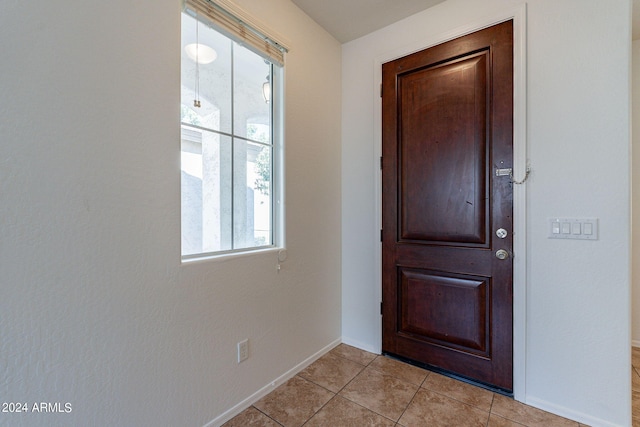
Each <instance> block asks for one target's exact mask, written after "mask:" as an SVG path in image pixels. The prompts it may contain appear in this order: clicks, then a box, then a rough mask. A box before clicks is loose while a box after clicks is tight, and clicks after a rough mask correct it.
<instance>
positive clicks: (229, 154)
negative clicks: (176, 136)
mask: <svg viewBox="0 0 640 427" xmlns="http://www.w3.org/2000/svg"><path fill="white" fill-rule="evenodd" d="M191 2H192V3H195V6H198V7H202V5H205V6H206V7H212V6H213V5H214V4H213V3H209V2H208V1H207V0H195V1H194V0H191ZM189 5H190V3H189V1H187V9H186V10H185V11H184V12H183V14H182V61H181V64H182V65H181V67H182V69H181V208H182V214H181V215H182V256H183V259H189V258H196V257H201V256H205V255H213V254H221V253H229V252H238V251H247V250H252V249H258V248H268V247H273V246H277V245H278V244H280V243H281V242H280V241H279V238H278V235H279V233H280V232H281V230H279V229H278V226H277V225H278V219H279V216H280V215H279V210H278V209H277V207H278V206H280V205H281V203H280V200H279V197H280V188H278V185H276V184H277V183H278V178H279V174H280V170H281V161H280V159H281V157H282V153H281V147H282V144H281V142H280V139H281V138H280V134H281V132H280V129H279V127H278V126H277V122H278V121H277V120H274V116H275V117H279V112H280V98H281V97H280V96H279V94H278V91H277V90H275V89H276V88H277V87H278V86H279V85H278V83H279V81H280V79H281V74H282V73H281V67H280V66H279V65H278V64H277V63H276V62H275V61H274V59H273V58H272V57H271V56H270V55H269V54H268V52H267V54H264V53H263V52H261V51H260V50H258V49H255V48H254V47H253V46H252V45H251V44H250V43H247V42H246V40H240V41H242V44H241V43H239V42H238V41H237V40H239V39H236V38H235V37H229V36H228V34H230V31H229V30H228V28H227V27H226V26H225V25H217V24H216V22H215V21H211V20H209V19H207V17H203V16H201V15H200V16H199V13H201V12H202V9H197V8H196V9H195V11H196V13H194V11H193V10H189ZM214 12H215V13H216V14H218V13H224V15H222V16H223V17H224V18H225V19H229V15H227V14H226V12H224V11H222V12H220V10H219V9H218V8H216V9H215V10H214ZM214 18H215V17H214ZM230 22H231V21H230ZM233 22H235V21H233ZM238 22H240V21H238ZM226 25H228V23H227V24H226ZM252 34H253V33H252ZM231 35H232V36H233V34H231ZM263 43H264V41H263ZM249 48H251V49H249ZM276 60H277V58H276Z"/></svg>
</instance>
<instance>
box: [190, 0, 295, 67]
mask: <svg viewBox="0 0 640 427" xmlns="http://www.w3.org/2000/svg"><path fill="white" fill-rule="evenodd" d="M219 3H222V2H216V1H215V0H184V10H185V12H186V13H188V14H190V15H192V16H193V17H195V18H196V19H198V20H200V21H201V22H203V23H205V24H206V23H211V24H213V25H214V26H215V27H216V29H217V30H219V31H221V32H223V33H225V34H226V35H227V36H228V37H231V38H232V39H235V40H236V41H237V42H239V43H242V44H243V45H244V46H245V47H247V48H248V49H251V50H252V51H254V52H255V53H257V54H259V55H262V56H264V57H265V58H267V59H268V60H270V61H271V62H273V63H275V64H278V65H280V66H283V65H284V54H285V53H286V52H287V51H288V49H287V47H286V46H284V44H283V43H281V42H280V41H278V40H276V38H275V37H273V36H271V35H269V34H268V33H267V31H265V30H264V29H259V28H256V26H255V25H251V24H249V23H247V22H245V20H243V19H242V18H240V17H238V16H236V15H234V14H233V13H231V12H229V11H227V9H225V8H224V7H223V6H221V5H220V4H219ZM202 18H204V20H203V19H202ZM207 21H208V22H207Z"/></svg>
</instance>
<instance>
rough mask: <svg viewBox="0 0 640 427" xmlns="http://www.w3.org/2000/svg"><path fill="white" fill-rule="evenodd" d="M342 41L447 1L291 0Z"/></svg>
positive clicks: (636, 17)
mask: <svg viewBox="0 0 640 427" xmlns="http://www.w3.org/2000/svg"><path fill="white" fill-rule="evenodd" d="M291 1H292V2H293V3H295V4H296V5H297V6H298V7H299V8H300V9H302V10H303V11H304V12H305V13H306V14H307V15H309V16H310V17H311V18H313V20H314V21H316V22H317V23H318V24H320V26H322V27H323V28H324V29H325V30H327V31H328V32H329V33H330V34H331V35H333V36H334V37H335V38H336V39H337V40H338V41H340V42H341V43H346V42H349V41H351V40H354V39H357V38H358V37H362V36H364V35H366V34H369V33H371V32H373V31H376V30H379V29H380V28H383V27H386V26H387V25H390V24H393V23H394V22H397V21H400V20H401V19H404V18H406V17H408V16H411V15H413V14H414V13H417V12H420V11H423V10H425V9H428V8H430V7H432V6H435V5H436V4H438V3H442V2H443V1H444V0H291ZM637 39H640V0H633V40H637Z"/></svg>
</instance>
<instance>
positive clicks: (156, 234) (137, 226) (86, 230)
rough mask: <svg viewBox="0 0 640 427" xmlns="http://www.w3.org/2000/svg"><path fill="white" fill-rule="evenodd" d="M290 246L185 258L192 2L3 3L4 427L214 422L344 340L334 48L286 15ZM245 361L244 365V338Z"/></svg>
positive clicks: (249, 3)
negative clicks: (283, 250) (183, 42)
mask: <svg viewBox="0 0 640 427" xmlns="http://www.w3.org/2000/svg"><path fill="white" fill-rule="evenodd" d="M239 3H241V6H242V7H243V8H245V9H246V10H247V11H248V12H250V13H253V14H255V16H256V17H257V18H258V19H259V20H260V21H262V22H264V23H265V24H266V25H267V26H270V27H272V28H273V29H274V30H275V31H277V32H279V33H281V34H283V35H284V36H285V37H286V38H287V39H288V40H289V41H290V44H291V53H290V54H289V55H288V58H287V69H286V75H285V84H286V86H287V98H286V104H287V105H286V117H285V120H286V145H287V152H286V172H287V175H286V225H287V227H286V236H287V244H288V247H287V248H288V260H287V261H286V262H285V263H284V264H283V266H282V271H281V272H280V273H279V274H277V273H276V269H275V267H276V254H275V253H273V252H271V253H265V254H259V255H250V256H243V257H238V258H233V259H226V260H222V261H207V262H200V263H192V264H189V265H181V263H180V212H179V208H180V194H179V191H180V186H179V177H180V174H179V159H180V155H179V149H180V144H179V123H178V121H179V89H180V86H179V79H180V70H179V61H180V54H179V49H180V40H179V38H180V28H179V26H180V2H179V1H178V0H160V1H156V0H153V1H152V0H139V1H135V2H131V1H123V0H115V1H109V2H104V1H89V2H76V1H69V0H61V1H57V2H41V3H37V4H36V3H28V2H27V3H25V2H16V1H3V2H2V3H1V4H0V52H2V56H3V59H2V61H1V62H0V81H1V82H2V83H1V84H0V291H1V292H0V397H1V399H2V400H3V401H5V400H6V401H16V402H28V403H33V402H62V403H63V404H64V403H67V402H68V403H70V404H71V405H72V406H71V408H72V411H71V413H63V414H37V413H30V414H22V415H8V414H5V413H0V425H11V426H21V425H25V426H42V425H76V426H80V425H86V426H89V425H92V426H125V425H127V426H151V425H173V426H178V425H179V426H201V425H204V424H206V423H208V422H210V421H211V420H214V419H218V420H220V416H221V415H222V414H224V413H225V411H228V410H229V409H230V408H232V407H234V405H237V404H238V403H239V402H241V401H243V399H245V398H247V397H249V396H251V395H252V394H253V393H255V392H256V391H257V390H259V389H260V388H262V387H263V386H266V385H268V384H269V383H270V382H271V381H273V380H274V379H276V378H278V377H279V376H281V375H282V374H284V373H285V372H287V371H288V370H290V369H292V368H293V367H294V366H296V365H297V364H299V363H301V362H303V361H304V360H306V359H307V358H309V357H310V356H312V355H314V354H315V353H316V352H318V351H320V350H322V349H323V348H325V347H326V346H328V345H330V344H331V343H333V342H335V341H336V340H337V339H339V337H340V297H341V295H340V280H341V278H340V197H339V194H340V61H341V56H340V45H339V44H338V43H337V42H336V41H335V40H334V39H332V38H331V37H329V36H328V35H327V34H326V33H324V32H323V31H322V30H321V29H319V27H317V25H315V24H314V23H313V22H312V21H311V20H310V19H309V18H307V17H306V16H305V15H304V14H302V13H301V12H300V11H299V9H297V8H296V7H294V6H293V5H292V4H291V3H290V2H289V1H288V0H270V1H268V2H264V1H262V0H245V1H242V2H239ZM244 338H249V340H250V358H249V359H248V360H247V361H246V362H243V363H242V364H240V365H238V364H237V363H236V347H235V346H236V343H237V342H238V341H240V340H241V339H244Z"/></svg>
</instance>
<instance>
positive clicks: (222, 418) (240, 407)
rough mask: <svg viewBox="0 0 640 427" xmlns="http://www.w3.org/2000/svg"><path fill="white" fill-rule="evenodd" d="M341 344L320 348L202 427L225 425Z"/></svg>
mask: <svg viewBox="0 0 640 427" xmlns="http://www.w3.org/2000/svg"><path fill="white" fill-rule="evenodd" d="M341 342H342V340H340V339H337V340H335V341H333V342H332V343H330V344H329V345H327V346H325V347H324V348H322V349H321V350H320V351H318V352H316V353H315V354H313V355H311V356H309V357H308V358H307V359H305V360H303V361H302V362H300V363H298V364H297V365H296V366H294V367H293V368H291V369H290V370H288V371H287V372H285V373H284V374H282V375H280V376H279V377H278V378H276V379H275V380H273V381H271V382H270V383H269V384H267V385H265V386H264V387H262V388H261V389H260V390H258V391H256V392H255V393H253V394H252V395H251V396H249V397H247V398H246V399H244V400H243V401H242V402H240V403H238V404H237V405H235V406H234V407H233V408H231V409H229V410H227V411H225V412H224V413H222V414H220V415H219V416H217V417H216V418H214V419H213V420H211V421H209V422H208V423H207V424H205V425H204V427H219V426H221V425H222V424H224V423H226V422H227V421H229V420H230V419H231V418H233V417H235V416H236V415H238V414H239V413H241V412H242V411H244V410H245V409H247V408H248V407H250V406H251V405H253V404H254V403H256V402H257V401H258V400H260V399H262V398H263V397H264V396H266V395H267V394H269V393H271V392H272V391H273V390H274V389H275V388H276V387H278V386H280V385H282V384H284V383H285V382H287V381H288V380H290V379H291V378H293V377H295V376H296V374H298V372H300V371H302V370H303V369H304V368H306V367H307V366H309V365H311V364H312V363H313V362H315V361H316V360H318V359H319V358H320V357H322V356H324V355H325V354H326V353H327V352H329V351H330V350H332V349H333V348H334V347H336V346H337V345H339V344H340V343H341Z"/></svg>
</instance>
